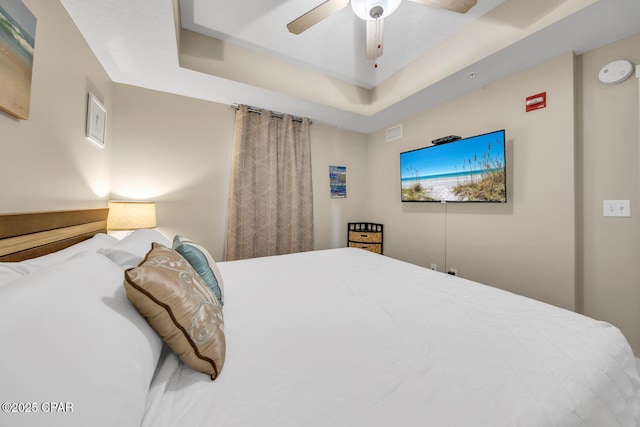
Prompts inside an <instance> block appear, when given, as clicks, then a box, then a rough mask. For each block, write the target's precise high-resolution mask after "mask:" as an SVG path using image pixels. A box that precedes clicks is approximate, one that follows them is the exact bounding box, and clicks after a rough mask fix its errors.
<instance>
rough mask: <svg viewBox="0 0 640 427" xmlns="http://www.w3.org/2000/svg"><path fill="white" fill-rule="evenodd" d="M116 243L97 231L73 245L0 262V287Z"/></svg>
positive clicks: (116, 241)
mask: <svg viewBox="0 0 640 427" xmlns="http://www.w3.org/2000/svg"><path fill="white" fill-rule="evenodd" d="M116 243H118V239H116V238H115V237H113V236H109V235H107V234H102V233H99V234H96V235H95V236H93V237H92V238H90V239H87V240H84V241H82V242H80V243H76V244H75V245H73V246H69V247H68V248H65V249H62V250H59V251H57V252H53V253H50V254H47V255H43V256H40V257H37V258H32V259H29V260H25V261H20V262H0V287H1V286H3V285H5V284H7V283H10V282H12V281H14V280H16V279H19V278H20V277H23V276H27V275H29V274H31V273H33V272H34V271H37V270H39V269H41V268H44V267H48V266H50V265H54V264H57V263H60V262H64V261H66V260H68V259H69V258H71V257H73V256H74V255H76V254H79V253H82V252H95V251H97V250H99V249H100V248H106V247H110V246H113V245H115V244H116Z"/></svg>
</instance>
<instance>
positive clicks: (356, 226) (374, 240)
mask: <svg viewBox="0 0 640 427" xmlns="http://www.w3.org/2000/svg"><path fill="white" fill-rule="evenodd" d="M347 232H348V233H349V234H348V238H347V241H348V243H347V246H349V247H353V248H360V249H365V250H368V251H371V252H374V253H377V254H381V255H382V224H375V223H373V222H350V223H348V227H347Z"/></svg>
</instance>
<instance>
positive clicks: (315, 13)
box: [287, 0, 349, 34]
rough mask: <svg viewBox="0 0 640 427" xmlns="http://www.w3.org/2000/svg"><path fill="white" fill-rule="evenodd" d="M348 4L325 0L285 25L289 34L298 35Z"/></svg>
mask: <svg viewBox="0 0 640 427" xmlns="http://www.w3.org/2000/svg"><path fill="white" fill-rule="evenodd" d="M348 4H349V1H348V0H327V1H325V2H324V3H322V4H320V5H318V6H316V7H314V8H313V9H311V10H310V11H309V12H307V13H305V14H304V15H301V16H299V17H298V18H296V19H294V20H293V21H291V22H289V23H288V24H287V28H288V29H289V32H291V33H293V34H300V33H301V32H303V31H304V30H307V29H309V28H311V27H312V26H314V25H315V24H317V23H318V22H320V21H322V20H323V19H325V18H327V17H328V16H329V15H331V14H333V13H335V12H337V11H339V10H340V9H344V8H345V7H347V5H348Z"/></svg>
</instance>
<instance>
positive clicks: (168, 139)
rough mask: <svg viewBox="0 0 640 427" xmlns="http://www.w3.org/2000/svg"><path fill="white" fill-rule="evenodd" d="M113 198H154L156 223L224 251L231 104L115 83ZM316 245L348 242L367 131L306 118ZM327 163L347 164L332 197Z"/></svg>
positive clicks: (361, 193) (361, 188)
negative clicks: (339, 190) (343, 193)
mask: <svg viewBox="0 0 640 427" xmlns="http://www.w3.org/2000/svg"><path fill="white" fill-rule="evenodd" d="M115 102H116V104H117V105H118V108H117V111H116V113H115V115H114V116H115V118H114V123H115V125H114V138H115V139H116V140H117V141H118V142H117V144H115V145H114V148H113V168H112V173H113V179H112V181H111V192H112V198H123V199H151V200H155V201H156V205H157V206H156V208H157V215H158V225H159V228H160V229H161V231H163V232H164V233H165V234H167V235H168V236H173V235H175V234H183V235H186V236H189V237H191V238H192V239H195V240H197V241H199V242H201V243H202V244H203V245H204V246H205V247H207V249H209V250H210V251H211V253H212V255H213V256H214V257H215V258H216V259H223V258H224V245H225V235H226V221H227V206H228V197H229V176H230V172H229V168H230V161H231V149H232V143H233V127H234V110H233V109H232V108H230V107H229V106H228V105H222V104H216V103H211V102H206V101H201V100H197V99H193V98H186V97H183V96H177V95H171V94H167V93H162V92H155V91H151V90H148V89H141V88H137V87H132V86H126V85H120V84H117V85H115ZM311 140H312V159H313V160H312V162H313V165H312V167H313V185H314V215H315V225H316V227H315V238H316V248H318V249H326V248H332V247H337V246H345V245H346V231H345V230H346V225H345V224H346V222H347V221H349V220H359V219H360V218H359V215H358V212H359V211H360V210H361V209H362V206H364V204H365V201H366V162H365V156H366V147H367V146H366V136H365V135H362V134H358V133H354V132H349V131H344V130H340V129H336V128H332V127H328V126H323V125H319V124H313V125H312V126H311ZM329 165H340V166H347V168H348V172H347V174H348V178H347V179H348V191H349V193H348V198H347V199H340V200H336V199H331V198H330V197H329Z"/></svg>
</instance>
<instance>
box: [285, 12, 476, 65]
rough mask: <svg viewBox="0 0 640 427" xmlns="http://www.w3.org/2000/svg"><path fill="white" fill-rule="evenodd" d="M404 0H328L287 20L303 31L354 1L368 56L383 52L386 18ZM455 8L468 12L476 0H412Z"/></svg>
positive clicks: (294, 30) (291, 26) (296, 31)
mask: <svg viewBox="0 0 640 427" xmlns="http://www.w3.org/2000/svg"><path fill="white" fill-rule="evenodd" d="M401 1H402V0H351V1H349V0H327V1H325V2H324V3H321V4H320V5H318V6H316V7H315V8H313V9H311V10H310V11H308V12H307V13H305V14H303V15H301V16H299V17H298V18H296V19H294V20H293V21H291V22H289V23H288V24H287V28H288V29H289V32H291V33H293V34H300V33H302V32H303V31H305V30H307V29H309V28H311V27H312V26H314V25H315V24H317V23H318V22H320V21H322V20H323V19H325V18H327V17H328V16H329V15H331V14H333V13H335V12H337V11H339V10H342V9H344V8H345V7H347V5H349V3H351V8H352V9H353V12H354V13H355V14H356V15H357V16H358V17H360V18H362V19H363V20H365V21H366V25H367V26H366V41H367V50H366V52H367V59H376V58H378V57H379V56H381V55H382V34H383V30H384V18H386V17H387V16H389V15H391V14H392V13H393V12H394V11H395V10H396V9H397V8H398V6H399V5H400V2H401ZM409 1H412V2H415V3H421V4H425V5H427V6H434V7H439V8H441V9H446V10H450V11H452V12H458V13H467V12H468V11H469V9H471V8H472V7H473V6H475V5H476V3H477V2H478V1H477V0H409Z"/></svg>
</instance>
